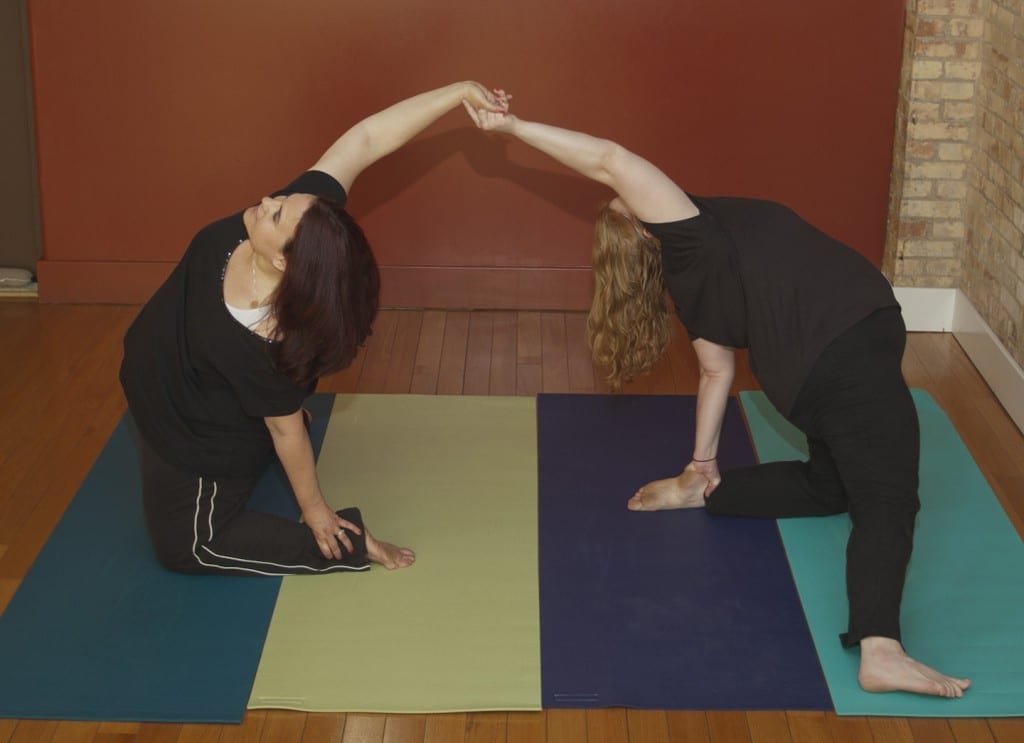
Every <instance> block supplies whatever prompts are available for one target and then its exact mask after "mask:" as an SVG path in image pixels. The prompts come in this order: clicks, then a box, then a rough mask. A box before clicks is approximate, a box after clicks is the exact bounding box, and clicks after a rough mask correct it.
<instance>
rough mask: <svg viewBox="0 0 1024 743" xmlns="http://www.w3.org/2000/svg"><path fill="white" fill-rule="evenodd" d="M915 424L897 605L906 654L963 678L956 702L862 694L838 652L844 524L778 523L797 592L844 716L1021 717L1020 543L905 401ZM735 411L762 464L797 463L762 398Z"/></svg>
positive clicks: (788, 431) (798, 439) (942, 418)
mask: <svg viewBox="0 0 1024 743" xmlns="http://www.w3.org/2000/svg"><path fill="white" fill-rule="evenodd" d="M913 395H914V403H915V404H916V405H917V413H918V417H919V419H920V422H921V468H920V472H921V486H920V496H921V512H920V514H919V515H918V518H917V528H916V531H915V534H914V554H913V557H912V558H911V561H910V567H909V569H908V570H907V583H906V588H905V589H904V594H903V607H902V617H901V621H902V630H903V642H904V645H905V646H906V649H907V652H908V653H909V654H910V655H911V656H913V657H915V658H917V659H919V660H921V661H923V662H925V663H927V664H929V665H932V666H934V667H935V668H938V669H940V670H942V671H944V672H946V673H950V674H952V675H954V676H961V677H968V678H970V679H971V680H972V682H973V686H972V687H971V688H970V689H969V690H968V691H967V693H966V694H965V695H964V698H963V699H955V700H953V699H939V698H935V697H922V696H916V695H913V694H905V693H902V692H900V693H893V694H868V693H867V692H864V691H862V690H861V689H860V687H859V686H858V685H857V667H858V664H859V662H860V655H859V653H858V651H857V650H856V649H851V650H843V649H842V647H840V644H839V639H838V635H839V633H840V632H842V631H844V630H845V629H846V613H847V602H846V589H845V577H844V575H845V574H844V570H845V563H846V558H845V550H846V540H847V537H848V536H849V533H850V520H849V518H848V517H847V516H846V515H845V514H842V515H839V516H830V517H827V518H817V519H780V520H779V530H780V531H781V533H782V541H783V544H784V545H785V547H786V554H787V555H788V557H789V562H790V567H791V568H792V569H793V576H794V578H795V579H796V585H797V590H798V591H799V593H800V599H801V601H802V602H803V605H804V612H805V614H806V615H807V621H808V624H809V625H810V627H811V635H812V636H813V638H814V643H815V646H816V647H817V650H818V657H819V659H820V660H821V666H822V668H823V670H824V671H825V678H826V680H827V681H828V686H829V691H830V692H831V694H832V701H833V703H834V704H835V708H836V712H837V713H838V714H840V715H896V716H899V717H1004V716H1019V715H1024V577H1022V576H1024V543H1022V542H1021V538H1020V536H1019V535H1018V534H1017V532H1016V531H1015V530H1014V528H1013V525H1012V524H1011V523H1010V521H1009V519H1008V518H1007V516H1006V513H1005V512H1004V511H1003V509H1002V507H1001V506H1000V505H999V501H997V500H996V497H995V495H994V494H993V493H992V490H991V489H990V488H989V486H988V483H987V482H986V481H985V478H984V476H983V475H982V474H981V471H980V470H979V469H978V466H977V465H976V464H975V463H974V460H973V459H972V458H971V455H970V453H969V452H968V451H967V447H966V446H964V443H963V441H961V440H960V437H959V435H957V432H956V429H955V428H953V424H952V423H950V421H949V419H948V418H947V417H946V415H945V413H943V412H942V409H941V408H940V407H939V406H938V405H937V404H936V403H935V401H934V400H933V399H932V398H931V397H930V396H929V395H928V393H927V392H924V391H923V390H913ZM740 401H741V403H742V405H743V412H744V414H745V415H746V418H747V422H748V424H749V425H750V431H751V434H752V435H753V438H754V446H755V447H756V449H757V453H758V457H759V459H760V460H761V461H762V462H770V461H777V460H786V459H805V458H806V449H805V448H804V446H805V444H804V439H803V436H802V435H801V434H800V433H799V432H798V431H797V430H796V429H795V428H793V427H792V426H790V425H789V424H788V423H787V422H786V421H785V420H783V419H782V417H781V416H780V415H779V414H778V413H777V412H776V411H775V409H774V408H772V406H771V404H770V403H769V402H768V400H767V399H766V398H765V396H764V395H763V394H762V393H760V392H742V393H740Z"/></svg>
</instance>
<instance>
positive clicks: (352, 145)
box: [313, 81, 502, 191]
mask: <svg viewBox="0 0 1024 743" xmlns="http://www.w3.org/2000/svg"><path fill="white" fill-rule="evenodd" d="M462 101H465V102H466V103H467V104H468V105H471V106H474V107H475V108H476V109H479V110H481V111H485V112H497V111H500V110H502V107H501V106H500V105H499V104H498V103H497V101H496V100H495V97H494V95H493V94H492V93H491V92H490V91H488V90H487V89H486V88H484V87H483V86H482V85H480V84H479V83H475V82H471V81H470V82H461V83H452V84H451V85H446V86H445V87H443V88H438V89H437V90H431V91H427V92H426V93H420V94H419V95H415V96H413V97H412V98H406V99H405V100H404V101H399V102H398V103H395V104H394V105H392V106H389V107H388V108H385V109H384V110H383V111H378V112H377V113H375V114H373V115H371V116H368V117H366V118H365V119H363V120H362V121H360V122H359V123H358V124H356V125H355V126H353V127H352V128H351V129H349V130H348V131H347V132H345V133H344V134H342V135H341V137H339V138H338V140H337V141H336V142H335V143H334V144H333V145H331V146H330V148H328V150H327V151H326V152H325V153H324V154H323V156H322V157H321V158H320V159H319V160H317V162H316V164H315V165H314V166H313V170H322V171H324V172H325V173H329V174H330V175H332V176H334V178H335V179H337V181H338V182H339V183H341V185H342V186H344V188H345V190H346V191H349V190H350V189H351V188H352V184H353V183H354V182H355V180H356V178H357V177H358V175H359V174H360V173H362V172H363V171H364V170H365V169H366V168H367V167H369V166H370V165H372V164H373V163H375V162H376V161H377V160H380V159H381V158H382V157H384V156H385V155H388V154H390V153H392V152H394V151H395V150H397V149H398V148H399V147H401V146H402V145H404V144H405V143H406V142H408V141H409V140H410V139H412V138H413V137H415V136H416V135H417V134H419V133H420V132H421V131H423V130H424V129H426V128H427V127H428V126H430V125H431V124H433V123H434V122H435V121H437V120H438V119H439V118H441V117H442V116H443V115H444V114H446V113H447V112H448V111H451V110H452V109H453V108H455V107H456V106H458V105H459V103H460V102H462Z"/></svg>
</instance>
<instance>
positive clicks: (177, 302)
mask: <svg viewBox="0 0 1024 743" xmlns="http://www.w3.org/2000/svg"><path fill="white" fill-rule="evenodd" d="M291 193H309V194H314V195H318V196H320V195H322V196H326V197H329V198H332V199H335V200H337V201H340V202H341V203H345V199H346V194H345V189H344V188H342V186H341V185H340V184H339V183H338V182H337V181H336V180H335V179H334V178H332V177H331V176H330V175H328V174H327V173H323V172H320V171H314V170H310V171H307V172H305V173H303V174H302V175H300V176H299V177H298V178H296V179H295V180H294V181H292V183H290V184H289V185H288V186H286V187H285V188H284V189H282V190H280V191H277V192H276V193H275V194H274V195H275V196H279V195H287V194H291ZM242 214H243V212H237V213H236V214H232V215H231V216H230V217H225V218H223V219H220V220H218V221H216V222H213V223H212V224H209V225H207V226H206V227H204V228H203V229H202V230H200V231H199V232H198V234H196V236H195V237H194V238H193V239H192V242H191V244H190V245H189V247H188V250H187V251H186V252H185V255H184V257H183V258H182V259H181V262H180V263H179V264H178V265H177V266H176V267H175V269H174V270H173V271H172V272H171V275H170V276H169V277H168V278H167V280H166V281H165V282H164V283H163V285H162V286H161V287H160V288H159V289H157V291H156V293H155V294H154V295H153V297H152V298H151V299H150V300H149V302H147V303H146V305H145V306H144V307H143V308H142V311H141V312H140V313H139V315H138V317H137V318H136V319H135V321H134V322H133V323H132V325H131V327H130V328H129V329H128V333H127V334H126V335H125V338H124V360H123V362H122V363H121V385H122V387H123V388H124V393H125V396H126V397H127V398H128V406H129V407H130V408H131V411H132V415H133V417H134V418H135V422H136V424H137V425H138V427H139V431H140V432H141V434H142V436H143V437H144V438H145V439H146V441H147V442H148V443H149V444H150V446H152V447H153V448H154V449H155V450H156V451H157V452H159V454H160V456H161V457H163V458H164V459H165V460H166V461H167V462H168V463H170V464H172V465H174V466H176V467H178V468H180V469H182V470H184V471H185V472H189V473H193V474H196V475H205V476H245V475H254V474H257V473H259V471H260V470H261V469H262V468H263V467H264V466H265V465H266V461H267V457H268V456H269V455H270V453H271V451H272V449H273V440H272V439H271V437H270V432H269V430H268V429H267V426H266V423H265V422H264V420H263V418H264V417H267V416H281V415H290V414H292V413H294V412H295V411H297V410H298V409H299V408H300V407H301V406H302V402H303V400H305V399H306V397H307V396H308V395H309V394H310V393H311V392H312V391H313V389H314V388H315V386H316V382H315V381H314V382H313V383H312V384H310V385H309V386H307V387H300V386H298V385H296V384H295V383H294V382H293V381H292V380H291V379H289V378H288V377H287V376H285V375H283V374H281V373H279V372H278V371H277V370H276V369H275V368H274V365H273V363H272V361H271V358H270V354H269V349H270V344H272V343H273V341H269V340H267V339H265V338H262V337H261V336H259V335H257V334H256V333H253V332H252V331H250V330H249V329H248V328H246V327H245V326H243V325H242V324H241V323H239V322H238V321H237V320H236V319H235V318H234V317H233V316H232V315H231V314H230V312H229V311H228V309H227V306H226V305H225V304H224V273H225V269H226V268H227V263H228V259H229V258H230V257H231V254H232V253H233V252H234V250H235V248H236V247H238V245H239V244H240V243H241V242H243V241H244V240H245V239H246V238H247V237H248V235H247V233H246V230H245V224H244V222H243V221H242Z"/></svg>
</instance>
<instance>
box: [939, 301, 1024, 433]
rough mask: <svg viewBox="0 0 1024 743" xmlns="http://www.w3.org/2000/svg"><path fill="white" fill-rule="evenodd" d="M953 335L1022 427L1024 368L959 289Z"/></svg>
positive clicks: (1008, 411)
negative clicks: (1023, 368)
mask: <svg viewBox="0 0 1024 743" xmlns="http://www.w3.org/2000/svg"><path fill="white" fill-rule="evenodd" d="M953 337H954V338H956V340H957V343H959V344H960V346H961V348H963V349H964V353H966V354H967V357H968V358H969V359H970V360H971V361H972V362H973V363H974V365H975V366H976V367H977V368H978V371H979V372H980V373H981V376H982V377H983V378H984V379H985V381H986V382H988V386H989V387H991V388H992V392H993V393H994V394H995V396H996V399H998V400H999V402H1001V403H1002V405H1003V407H1004V408H1006V412H1007V413H1008V414H1009V416H1010V418H1011V419H1013V422H1014V423H1016V424H1017V428H1019V429H1020V430H1021V431H1024V370H1022V369H1021V367H1020V364H1018V363H1017V362H1016V361H1015V360H1014V358H1013V356H1011V355H1010V352H1009V351H1007V350H1006V346H1004V345H1003V344H1002V343H1001V342H1000V340H999V338H997V337H996V334H995V333H993V332H992V328H990V327H989V326H988V323H986V322H985V320H984V319H983V318H982V316H981V315H980V314H978V311H977V310H976V309H974V305H973V304H971V300H969V299H968V298H967V295H966V294H964V293H963V292H962V291H960V290H959V289H957V290H956V301H955V303H954V311H953Z"/></svg>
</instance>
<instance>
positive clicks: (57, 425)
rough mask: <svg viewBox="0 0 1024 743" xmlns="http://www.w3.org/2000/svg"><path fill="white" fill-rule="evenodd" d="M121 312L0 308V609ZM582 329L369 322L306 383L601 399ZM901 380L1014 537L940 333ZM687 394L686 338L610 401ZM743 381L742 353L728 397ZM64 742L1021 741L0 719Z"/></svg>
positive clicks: (87, 427)
mask: <svg viewBox="0 0 1024 743" xmlns="http://www.w3.org/2000/svg"><path fill="white" fill-rule="evenodd" d="M137 311H138V308H137V307H111V306H89V305H39V304H36V303H35V302H32V301H3V302H0V328H2V334H0V335H2V338H3V351H2V352H0V472H2V477H0V609H2V608H3V607H5V606H6V605H7V602H8V601H9V600H10V598H11V596H12V595H13V594H14V591H15V590H16V589H17V587H18V584H19V583H20V581H21V579H22V578H23V577H24V576H25V573H26V572H27V571H28V569H29V567H30V565H31V564H32V561H33V560H34V559H35V556H36V554H37V553H38V552H39V550H40V548H41V547H42V545H43V543H44V542H45V540H46V539H47V537H48V536H49V534H50V531H51V530H52V529H53V527H54V525H55V524H56V522H57V520H58V519H59V518H60V515H61V513H62V512H63V511H64V508H65V507H66V506H67V504H68V502H69V501H70V499H71V498H72V496H73V495H74V493H75V490H76V489H77V487H78V485H79V484H80V483H81V481H82V479H83V478H84V477H85V474H86V473H87V472H88V470H89V467H90V466H91V464H92V462H93V461H94V459H95V458H96V456H97V454H98V453H99V451H100V450H101V448H102V447H103V445H104V443H105V442H106V440H107V438H108V436H109V435H110V433H111V431H113V429H114V426H115V424H116V423H117V420H118V419H119V417H120V416H121V414H122V413H123V412H124V408H125V403H124V399H123V397H122V395H121V391H120V388H119V386H118V382H117V369H118V365H119V363H120V358H121V338H122V336H123V335H124V332H125V330H126V329H127V327H128V325H129V323H130V322H131V320H132V319H133V318H134V316H135V314H136V312H137ZM584 324H585V317H584V315H583V314H581V313H562V312H445V311H439V310H425V311H414V310H390V311H385V312H382V313H381V316H380V318H379V320H378V322H377V327H376V332H375V333H374V335H373V337H372V338H371V340H370V342H369V343H368V344H367V347H366V348H365V349H364V350H363V352H361V353H360V355H359V357H358V358H357V359H356V361H355V363H354V364H353V365H352V366H351V367H350V368H349V369H346V370H345V371H343V372H340V373H339V374H336V375H334V376H332V377H330V378H328V379H325V380H323V381H322V383H321V385H320V390H321V391H328V392H353V391H359V392H385V393H397V394H401V393H409V392H412V393H417V394H438V395H459V394H473V395H535V394H536V393H538V392H566V391H571V392H579V393H587V392H604V391H606V387H605V386H604V384H603V382H602V380H601V378H600V375H599V374H597V373H596V372H595V370H594V368H593V366H592V365H591V363H590V358H589V355H588V352H587V349H586V345H585V344H584V342H583V330H584ZM904 370H905V373H906V375H907V378H908V380H909V382H910V383H911V385H912V386H916V387H923V388H924V389H927V390H928V391H929V392H931V394H932V395H933V396H934V397H935V398H936V399H937V400H938V402H939V404H940V405H942V407H943V408H944V409H945V410H946V412H947V413H948V414H949V416H950V418H951V419H952V420H953V422H954V424H955V425H956V426H957V428H958V429H959V431H960V433H961V435H962V436H963V438H964V440H965V441H966V443H967V446H968V447H969V449H970V451H971V453H972V454H973V455H974V457H975V459H976V460H977V462H978V464H979V465H980V467H981V469H982V471H983V472H984V473H985V475H986V477H987V478H988V481H989V483H990V484H991V485H992V488H993V490H994V491H995V492H996V494H997V496H998V497H999V499H1000V501H1001V502H1002V504H1003V506H1004V507H1005V508H1006V510H1007V512H1008V513H1009V514H1010V517H1011V519H1012V520H1013V523H1014V524H1015V525H1016V527H1017V529H1018V531H1020V532H1021V533H1024V437H1022V435H1021V433H1020V431H1018V430H1017V428H1016V427H1015V426H1014V425H1013V423H1012V422H1011V421H1010V420H1009V418H1008V417H1007V416H1006V414H1005V412H1004V411H1003V410H1002V408H1001V407H1000V405H999V403H998V402H997V401H996V400H995V398H994V397H993V396H992V394H991V392H990V391H989V390H988V388H987V387H986V386H985V383H984V382H983V381H982V380H981V378H980V377H979V376H978V374H977V372H976V371H975V370H974V367H973V366H972V365H971V363H970V361H969V360H968V359H967V358H966V356H965V355H964V354H963V352H962V351H961V350H960V348H959V346H958V345H957V343H956V341H955V340H953V338H952V336H950V335H944V334H927V333H915V334H911V335H910V336H909V339H908V350H907V354H906V357H905V360H904ZM696 387H697V367H696V361H695V359H694V357H693V353H692V351H691V350H690V348H689V345H688V343H686V341H685V336H684V334H683V333H681V332H677V334H676V339H675V341H674V342H673V345H672V346H671V348H670V349H669V352H668V353H667V354H666V355H665V356H664V358H663V359H662V360H661V362H660V363H659V365H658V366H657V368H656V369H655V370H654V371H653V372H652V374H650V375H649V376H647V377H645V378H643V379H640V380H638V381H636V382H635V383H633V384H632V385H630V386H629V387H628V388H627V390H626V391H627V392H632V393H680V394H694V393H695V392H696ZM755 387H756V382H755V380H754V378H753V376H752V375H751V373H750V369H749V366H748V365H747V363H746V360H745V359H743V358H741V361H740V365H739V370H738V374H737V378H736V383H735V388H736V390H739V389H752V388H755ZM680 425H686V423H685V422H681V424H680ZM0 662H3V661H2V659H0ZM695 672H699V670H695ZM950 704H951V705H953V704H955V702H951V703H950ZM70 741H80V742H81V743H234V742H235V741H238V742H241V741H253V742H258V743H285V742H287V743H291V742H293V741H301V742H302V743H320V742H321V741H331V742H333V743H337V742H339V741H341V742H342V743H448V742H449V741H451V742H454V743H492V742H495V743H497V742H502V743H528V742H529V743H534V742H540V743H574V742H576V741H580V742H586V743H605V742H607V743H662V742H665V743H668V742H671V743H679V742H681V741H729V742H732V741H750V742H751V743H760V742H761V741H772V742H774V741H794V742H796V743H800V742H802V741H831V742H834V743H846V742H847V741H850V742H854V741H855V742H857V743H862V742H864V741H874V742H875V743H887V742H889V741H916V742H918V743H943V742H945V741H953V742H955V743H968V742H970V743H974V742H976V741H977V742H981V741H985V742H991V743H1020V742H1022V741H1024V719H1006V720H999V719H966V720H962V719H956V720H946V719H901V718H848V717H847V718H841V717H837V716H836V715H834V714H830V713H820V712H805V711H790V712H753V711H751V712H742V711H736V712H723V711H707V712H677V711H648V710H625V709H598V710H549V711H546V712H537V713H526V712H510V713H473V714H451V715H369V714H354V713H353V714H305V713H300V712H288V711H279V710H257V711H251V712H249V713H247V714H246V716H245V720H244V722H243V723H242V724H241V725H179V724H153V723H141V724H138V723H121V722H100V723H97V722H69V721H52V720H0V743H62V742H70Z"/></svg>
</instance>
